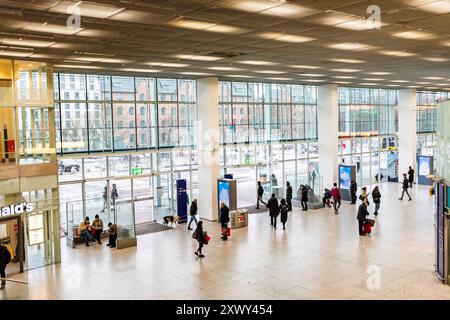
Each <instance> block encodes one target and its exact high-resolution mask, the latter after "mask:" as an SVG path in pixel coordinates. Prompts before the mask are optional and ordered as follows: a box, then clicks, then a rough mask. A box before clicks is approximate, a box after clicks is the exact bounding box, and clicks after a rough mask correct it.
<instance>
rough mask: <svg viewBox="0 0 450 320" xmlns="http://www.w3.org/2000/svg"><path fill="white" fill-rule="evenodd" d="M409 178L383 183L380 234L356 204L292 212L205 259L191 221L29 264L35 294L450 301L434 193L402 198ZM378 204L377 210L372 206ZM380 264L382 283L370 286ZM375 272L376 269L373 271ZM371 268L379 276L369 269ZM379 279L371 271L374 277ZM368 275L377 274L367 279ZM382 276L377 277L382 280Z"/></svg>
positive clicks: (213, 248) (252, 220) (237, 236)
mask: <svg viewBox="0 0 450 320" xmlns="http://www.w3.org/2000/svg"><path fill="white" fill-rule="evenodd" d="M400 188H401V186H400V184H394V183H391V184H388V183H385V184H383V185H382V187H381V192H382V195H383V198H382V200H383V202H382V207H381V211H380V215H379V216H378V218H377V221H378V222H377V224H376V225H375V227H374V230H373V233H372V236H370V237H359V236H358V234H357V221H356V219H355V216H356V207H355V206H351V205H349V204H348V203H345V204H344V205H343V207H342V209H341V214H339V215H334V214H333V212H332V211H331V209H321V210H316V211H308V212H306V213H305V212H302V211H300V210H299V209H298V208H296V209H295V210H294V212H293V213H292V215H290V217H289V220H288V224H287V230H286V231H283V230H282V229H281V228H278V230H273V229H271V227H270V225H269V218H268V216H267V215H266V214H252V215H250V216H249V227H248V228H244V229H238V230H233V235H232V237H231V239H230V240H229V241H227V242H222V241H220V239H219V238H220V235H219V226H218V225H217V224H213V223H206V230H208V232H209V233H210V234H211V235H212V238H213V239H212V240H211V242H210V244H209V245H208V246H206V249H205V253H206V258H204V259H199V258H197V257H196V256H195V255H194V254H193V252H194V250H195V247H196V243H195V242H194V240H192V239H191V236H190V233H188V232H187V231H186V230H185V226H184V225H183V226H180V227H179V229H178V230H172V231H167V232H159V233H154V234H149V235H145V236H141V237H139V238H138V246H137V247H135V248H129V249H122V250H110V249H108V248H107V247H105V246H103V247H101V246H98V245H95V246H92V247H90V248H86V247H84V246H79V247H77V248H76V249H75V250H72V249H70V248H68V247H66V246H63V263H61V264H60V265H57V266H50V267H46V268H40V269H36V270H32V271H29V272H28V273H27V277H28V280H29V283H30V284H29V288H28V296H29V298H30V299H449V298H450V287H448V286H446V285H443V284H442V283H440V282H439V281H438V280H437V277H436V275H435V273H434V267H433V263H434V229H433V220H434V217H433V206H434V204H433V200H434V198H432V197H430V196H429V195H428V187H423V186H419V187H417V186H415V187H414V191H413V198H414V200H413V201H411V202H408V201H399V200H397V198H398V195H399V193H400ZM370 211H371V212H373V207H372V206H371V208H370ZM373 270H379V272H380V282H379V284H380V288H379V289H376V288H375V289H369V288H368V285H367V282H369V283H374V281H371V280H373V279H374V276H373V274H372V272H373ZM368 272H369V273H368ZM371 275H372V277H370V276H371ZM369 277H370V278H369ZM368 280H369V281H368ZM375 282H376V281H375Z"/></svg>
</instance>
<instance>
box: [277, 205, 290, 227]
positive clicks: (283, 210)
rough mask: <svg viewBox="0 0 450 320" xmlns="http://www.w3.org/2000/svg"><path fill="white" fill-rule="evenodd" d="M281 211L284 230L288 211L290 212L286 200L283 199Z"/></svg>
mask: <svg viewBox="0 0 450 320" xmlns="http://www.w3.org/2000/svg"><path fill="white" fill-rule="evenodd" d="M279 211H280V220H281V223H282V224H283V230H286V222H287V219H288V212H289V208H288V206H287V204H286V200H284V199H281V201H280V208H279Z"/></svg>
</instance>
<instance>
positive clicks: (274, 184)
mask: <svg viewBox="0 0 450 320" xmlns="http://www.w3.org/2000/svg"><path fill="white" fill-rule="evenodd" d="M271 180H272V187H276V186H278V179H277V177H276V176H275V174H274V173H272V178H271Z"/></svg>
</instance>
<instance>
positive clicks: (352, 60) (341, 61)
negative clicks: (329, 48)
mask: <svg viewBox="0 0 450 320" xmlns="http://www.w3.org/2000/svg"><path fill="white" fill-rule="evenodd" d="M328 60H329V61H333V62H340V63H364V62H367V61H365V60H358V59H347V58H332V59H328Z"/></svg>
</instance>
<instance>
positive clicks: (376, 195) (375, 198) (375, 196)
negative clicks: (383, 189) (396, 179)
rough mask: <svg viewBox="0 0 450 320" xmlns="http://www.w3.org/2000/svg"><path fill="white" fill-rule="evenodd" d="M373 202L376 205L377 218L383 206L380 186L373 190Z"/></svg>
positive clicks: (375, 213)
mask: <svg viewBox="0 0 450 320" xmlns="http://www.w3.org/2000/svg"><path fill="white" fill-rule="evenodd" d="M372 200H373V203H375V211H374V213H373V214H374V215H375V216H377V215H378V210H379V209H380V205H381V193H380V188H378V186H375V188H373V190H372Z"/></svg>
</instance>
